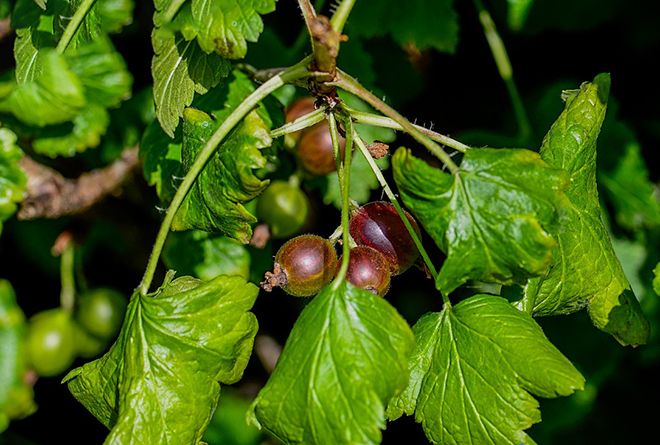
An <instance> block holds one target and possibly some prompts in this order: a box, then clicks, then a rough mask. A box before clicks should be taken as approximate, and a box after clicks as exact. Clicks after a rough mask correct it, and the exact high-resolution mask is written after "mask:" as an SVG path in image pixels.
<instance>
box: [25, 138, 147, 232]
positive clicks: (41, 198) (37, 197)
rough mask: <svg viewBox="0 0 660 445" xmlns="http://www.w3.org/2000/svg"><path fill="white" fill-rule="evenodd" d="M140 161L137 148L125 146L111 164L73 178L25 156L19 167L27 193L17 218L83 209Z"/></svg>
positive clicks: (122, 179)
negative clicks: (22, 171) (24, 177)
mask: <svg viewBox="0 0 660 445" xmlns="http://www.w3.org/2000/svg"><path fill="white" fill-rule="evenodd" d="M138 165H139V159H138V148H137V147H133V148H130V149H126V150H125V151H124V152H123V153H122V156H121V158H119V159H117V160H116V161H114V162H113V163H112V164H110V165H108V166H106V167H103V168H99V169H96V170H92V171H90V172H88V173H83V174H82V175H81V176H80V177H78V178H76V179H68V178H65V177H63V176H62V175H61V174H60V173H59V172H57V171H56V170H53V169H52V168H50V167H46V166H45V165H43V164H40V163H38V162H37V161H35V160H34V159H32V158H30V157H28V156H25V157H23V159H21V167H22V168H23V170H24V171H25V173H26V174H27V177H28V182H27V196H26V198H25V199H24V200H23V202H22V204H21V209H20V210H19V212H18V219H20V220H28V219H36V218H51V219H55V218H60V217H62V216H66V215H75V214H78V213H82V212H84V211H86V210H88V209H89V208H90V207H92V206H93V205H94V204H96V203H98V202H99V201H101V200H103V199H104V198H105V197H106V196H108V195H109V194H110V193H112V192H114V191H115V190H117V188H119V187H120V186H121V185H122V184H123V183H124V182H125V181H126V179H128V178H129V177H130V176H131V173H132V172H133V170H135V168H136V167H137V166H138Z"/></svg>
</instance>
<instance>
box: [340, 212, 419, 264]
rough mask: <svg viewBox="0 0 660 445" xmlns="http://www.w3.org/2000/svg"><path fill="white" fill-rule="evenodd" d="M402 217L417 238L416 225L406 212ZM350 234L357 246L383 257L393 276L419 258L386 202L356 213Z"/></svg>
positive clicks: (410, 240)
mask: <svg viewBox="0 0 660 445" xmlns="http://www.w3.org/2000/svg"><path fill="white" fill-rule="evenodd" d="M404 212H405V210H404ZM405 214H406V216H407V217H408V221H410V224H411V225H412V227H413V228H414V229H415V231H416V232H417V233H418V234H419V233H420V231H419V226H418V225H417V222H416V221H415V220H414V219H413V217H412V216H411V215H410V214H409V213H408V212H405ZM349 231H350V234H351V236H352V237H353V239H354V240H355V242H356V243H357V244H358V245H361V246H369V247H372V248H374V249H376V250H377V251H379V252H380V253H382V254H383V255H384V256H385V258H386V259H387V261H388V262H389V264H390V271H391V273H392V275H398V274H401V273H403V272H405V271H406V270H408V268H409V267H410V266H412V265H413V264H414V263H415V261H416V260H417V258H418V257H419V251H418V250H417V247H416V246H415V242H414V241H413V239H412V237H411V236H410V233H408V230H407V229H406V226H405V225H404V224H403V221H401V218H400V217H399V214H398V213H397V212H396V209H395V208H394V206H393V205H392V204H390V203H388V202H383V201H377V202H372V203H369V204H367V205H365V206H362V207H360V208H359V209H357V210H356V211H355V212H354V213H353V215H352V216H351V222H350V226H349Z"/></svg>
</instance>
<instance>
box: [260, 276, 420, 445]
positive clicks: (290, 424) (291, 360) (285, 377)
mask: <svg viewBox="0 0 660 445" xmlns="http://www.w3.org/2000/svg"><path fill="white" fill-rule="evenodd" d="M413 344H414V340H413V337H412V333H411V331H410V328H409V327H408V325H407V324H406V322H405V321H404V320H403V318H401V316H400V315H399V314H398V313H397V312H396V310H395V309H394V308H393V307H392V306H390V304H389V303H388V302H387V301H386V300H384V299H383V298H381V297H378V296H375V295H374V294H372V293H370V292H368V291H365V290H362V289H358V288H355V287H353V286H351V285H350V284H347V283H341V284H340V285H339V287H338V288H337V289H336V290H333V288H332V285H330V286H328V287H326V288H325V289H324V290H322V291H321V293H320V294H319V295H317V296H316V297H315V298H314V299H313V300H312V302H311V303H310V304H309V305H308V306H307V307H306V308H305V309H304V310H303V312H302V314H301V315H300V318H299V319H298V321H297V322H296V324H295V326H294V327H293V330H292V331H291V334H290V335H289V340H288V341H287V343H286V346H285V347H284V351H283V352H282V355H281V357H280V359H279V361H278V363H277V367H276V369H275V371H274V372H273V374H272V375H271V377H270V379H269V380H268V383H267V384H266V386H265V387H264V388H263V389H262V390H261V392H260V393H259V395H258V396H257V399H256V400H255V401H254V404H253V409H254V416H256V417H254V418H253V419H252V420H253V421H255V422H258V423H259V424H261V426H262V427H264V428H266V429H267V430H268V431H270V432H271V433H272V434H274V435H275V436H276V437H277V438H279V439H280V440H281V441H283V442H284V443H287V444H331V445H336V444H377V443H380V441H381V432H380V430H381V429H384V428H385V405H386V404H387V402H388V401H389V400H390V399H391V397H393V396H394V395H396V394H397V393H398V392H399V391H401V390H402V389H403V388H404V387H405V384H406V381H407V367H406V362H407V358H408V354H409V352H410V351H411V349H412V347H413Z"/></svg>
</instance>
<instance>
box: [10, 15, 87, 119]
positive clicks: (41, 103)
mask: <svg viewBox="0 0 660 445" xmlns="http://www.w3.org/2000/svg"><path fill="white" fill-rule="evenodd" d="M35 7H36V6H35ZM33 63H34V68H32V69H30V70H29V71H30V73H29V74H26V76H25V79H24V80H25V81H24V82H22V83H21V82H19V85H17V86H16V88H15V89H14V91H13V92H12V93H11V94H10V95H9V96H8V97H6V98H5V99H3V100H2V101H0V112H2V111H4V112H11V113H12V114H14V116H16V117H17V118H18V119H20V120H21V121H23V122H25V123H26V124H31V125H37V126H41V127H43V126H45V125H51V124H59V123H62V122H67V121H69V120H71V119H73V118H74V117H75V116H76V115H77V114H78V112H79V111H80V110H81V109H82V108H83V106H84V105H85V96H84V89H83V85H82V83H81V82H80V79H78V76H76V74H75V73H74V72H73V71H72V70H71V68H70V67H69V65H68V64H67V62H66V60H65V59H64V57H63V56H62V55H60V54H58V53H57V52H55V51H54V50H52V49H44V50H41V51H39V53H38V54H37V55H36V58H35V60H34V62H33Z"/></svg>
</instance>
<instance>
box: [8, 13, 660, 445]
mask: <svg viewBox="0 0 660 445" xmlns="http://www.w3.org/2000/svg"><path fill="white" fill-rule="evenodd" d="M10 3H11V2H7V1H0V17H2V16H5V15H6V14H7V13H8V11H10V7H11V5H10ZM316 3H317V4H319V5H320V7H321V9H322V10H323V11H325V12H328V8H329V3H330V2H329V1H327V2H324V1H317V2H316ZM656 3H657V2H655V1H651V0H635V1H627V2H626V1H623V0H581V1H575V0H536V1H520V0H508V1H507V0H493V1H488V2H485V6H486V7H487V8H489V10H490V11H491V13H492V16H493V19H494V21H495V23H496V25H497V27H498V30H499V32H500V35H501V37H502V39H503V41H504V43H505V45H506V48H507V50H508V53H509V57H510V60H511V64H512V66H513V72H514V78H515V81H516V84H517V86H518V89H519V92H520V96H521V98H522V102H523V103H524V106H525V109H526V111H527V115H528V116H529V121H530V123H531V127H532V133H531V136H530V137H529V138H526V140H523V139H521V138H520V137H519V136H517V135H518V134H519V131H518V127H517V121H516V116H515V114H514V112H513V108H512V105H511V101H510V100H509V96H508V94H507V90H506V87H505V85H504V83H503V82H502V79H501V78H500V76H499V74H498V70H497V68H496V65H495V63H494V61H493V57H492V55H491V52H490V50H489V46H488V44H487V42H486V39H485V38H484V33H483V30H482V27H481V24H480V23H479V19H478V15H477V11H476V9H475V2H472V1H469V0H455V1H451V0H443V1H433V0H414V1H406V2H402V1H399V0H379V1H373V0H372V1H369V0H358V2H357V6H356V7H355V11H354V14H353V16H352V17H351V19H350V20H349V23H348V26H347V28H346V33H347V34H348V35H349V37H350V39H349V41H348V42H347V43H346V44H344V45H343V46H342V52H341V56H340V61H339V64H340V66H341V67H342V68H343V69H344V70H345V71H347V72H349V73H351V74H353V75H354V76H356V77H358V78H359V80H360V81H361V82H362V83H364V84H365V85H366V86H368V87H370V88H372V89H373V90H374V91H375V92H377V93H378V94H379V95H381V96H384V97H386V99H387V101H388V102H389V103H390V104H392V105H394V106H395V107H397V108H398V109H399V110H400V111H402V112H403V114H404V115H406V116H408V117H409V118H411V119H412V120H414V121H416V122H417V123H419V124H423V125H426V126H432V127H433V128H434V129H436V130H438V131H440V132H444V133H448V134H450V135H452V136H454V137H456V138H457V139H459V140H461V141H463V142H466V143H470V144H473V145H476V146H486V145H488V146H508V147H513V146H525V147H527V148H532V149H536V148H537V147H539V145H540V141H541V139H542V137H543V135H544V133H545V132H546V131H547V129H548V128H549V126H550V124H551V123H552V122H553V121H554V119H555V118H556V116H557V115H558V114H559V113H560V111H561V109H562V108H563V103H562V101H561V99H560V94H561V91H562V90H564V89H573V88H577V87H578V86H579V84H580V83H581V82H582V81H584V80H588V79H591V78H593V76H594V75H595V74H597V73H599V72H604V71H606V72H610V73H611V75H612V97H611V100H610V106H609V110H608V114H607V117H606V122H605V124H604V128H603V132H602V133H601V136H600V140H599V146H598V168H599V173H598V176H599V182H600V193H601V200H602V204H603V211H604V215H605V217H606V219H607V220H608V221H609V225H610V227H611V234H612V237H613V240H614V247H615V250H616V253H617V255H618V256H619V258H620V259H621V261H622V264H623V266H624V269H625V272H626V275H627V277H628V279H629V280H630V282H631V284H632V287H633V289H634V291H635V293H636V295H637V296H638V298H639V299H640V301H641V304H642V307H643V309H644V311H645V313H646V315H647V316H648V317H649V319H650V320H651V325H652V340H651V342H650V344H649V345H646V346H643V347H640V348H637V349H624V348H621V347H620V346H619V345H618V344H616V343H615V341H614V340H613V339H611V338H609V337H608V336H607V335H605V334H603V333H601V332H599V331H597V330H596V329H594V328H593V327H592V326H591V323H590V322H589V320H588V317H587V316H586V314H585V313H584V312H580V313H578V314H574V315H571V316H564V317H554V318H549V319H540V320H539V322H540V323H541V325H542V326H543V328H544V330H545V332H546V334H547V335H548V337H549V338H550V339H551V340H552V341H553V343H555V345H556V346H557V347H558V348H559V349H560V350H561V351H562V352H564V353H565V354H566V355H567V356H568V357H569V358H570V359H571V360H573V361H574V363H575V364H576V365H577V367H578V368H579V369H580V370H581V371H582V372H583V373H584V375H585V377H586V379H587V382H588V384H587V387H586V389H585V391H582V392H579V393H577V394H575V395H573V396H572V397H568V398H560V399H555V400H542V416H543V422H542V423H540V424H538V425H537V426H535V427H534V428H533V429H532V430H531V435H532V437H534V439H535V440H536V441H537V442H538V443H539V444H559V443H561V444H582V443H602V444H605V443H635V442H639V443H646V438H647V437H653V434H654V432H655V423H654V422H655V420H656V419H655V412H654V410H653V409H652V408H649V406H653V403H652V402H653V400H650V398H651V397H652V396H651V395H652V394H657V393H660V384H658V380H657V376H658V375H660V334H658V329H657V327H658V326H659V322H660V304H659V301H658V298H659V297H658V295H656V294H655V293H654V291H653V287H652V280H653V268H654V266H655V265H656V264H657V263H658V261H660V248H659V247H660V204H659V191H658V190H659V187H660V168H658V167H659V166H660V155H659V154H658V153H659V151H658V147H660V107H658V105H657V104H658V103H660V83H658V82H657V81H656V80H655V78H654V77H653V75H654V73H655V72H654V71H653V70H652V69H650V68H651V64H652V61H653V60H657V59H658V55H660V27H659V26H658V24H657V17H658V15H657V9H658V8H657V4H656ZM404 5H405V6H404ZM152 13H153V11H152V6H151V2H135V12H134V19H133V23H132V24H130V25H129V26H128V27H126V28H125V29H124V32H123V33H121V34H117V35H114V36H113V42H114V43H115V45H116V46H117V48H118V50H119V51H120V52H121V54H122V55H123V56H124V58H125V60H126V62H127V64H128V67H129V69H130V71H131V73H132V74H133V76H134V85H133V91H134V93H133V98H132V99H131V100H129V101H127V102H124V103H123V104H122V105H121V107H120V108H119V109H117V110H113V111H112V113H111V119H110V130H109V131H108V133H107V134H106V136H105V137H104V138H103V139H102V141H101V143H100V145H99V146H98V147H97V148H96V149H92V150H88V151H86V152H84V153H82V154H80V155H78V156H76V157H73V158H68V159H62V158H57V159H52V160H48V161H47V162H48V164H49V165H52V166H54V167H56V168H57V169H58V170H60V171H62V172H63V173H64V174H66V175H69V176H76V175H77V174H79V173H80V172H82V171H85V170H88V169H90V168H93V167H97V166H100V165H104V164H106V163H108V162H109V161H111V160H113V159H115V158H116V157H117V156H118V155H119V153H120V152H121V149H122V148H124V147H127V146H131V145H134V144H136V143H138V142H139V140H140V138H141V135H142V133H143V131H144V129H145V127H146V125H147V123H149V122H150V121H151V120H152V119H153V110H152V108H151V98H150V93H149V90H148V87H149V85H150V82H151V79H150V63H151V55H152V54H151V43H150V37H149V36H150V32H151V26H152V25H151V16H152ZM265 23H266V29H265V31H264V33H263V35H262V37H261V39H260V41H259V43H258V44H251V45H250V48H249V51H248V57H247V62H248V63H249V64H251V65H253V66H255V67H256V68H269V67H273V66H282V65H287V64H290V63H292V62H295V61H297V60H298V59H299V58H300V57H301V56H302V55H304V54H305V53H306V51H307V44H308V43H307V38H306V35H305V34H304V33H303V23H302V20H301V17H300V14H299V12H298V11H297V9H296V3H295V2H293V1H284V0H280V1H279V2H278V9H277V11H276V12H275V13H273V14H270V15H268V16H266V17H265ZM12 46H13V37H12V36H11V35H9V36H7V37H6V38H4V39H2V40H0V54H1V57H0V73H1V72H5V71H6V70H7V69H9V68H11V66H12V63H13V62H12V57H11V54H12ZM290 93H291V92H290V91H289V92H288V93H287V94H284V95H283V97H284V96H287V95H288V97H289V99H290ZM399 143H401V144H406V143H409V141H408V140H407V139H406V138H404V137H400V138H399V139H398V140H397V141H396V142H395V143H394V145H396V144H399ZM285 168H286V167H285ZM306 192H307V193H308V194H309V196H310V197H311V198H312V200H313V201H314V207H315V209H314V210H315V212H316V215H317V217H316V221H317V224H316V225H315V227H314V228H313V231H314V232H315V233H318V234H321V235H325V236H327V235H329V234H330V233H331V232H332V230H333V229H334V227H336V225H337V222H338V218H339V215H338V212H337V211H336V209H335V208H334V207H333V206H332V204H330V205H327V204H324V203H323V199H322V198H323V197H322V195H321V193H322V192H323V190H322V189H319V188H317V187H314V184H308V186H307V189H306ZM379 198H380V194H379V193H378V192H373V193H372V195H371V199H379ZM326 202H331V201H326ZM158 205H159V203H158V199H157V198H156V194H155V192H154V190H153V189H151V188H149V187H148V186H147V184H146V182H145V181H144V180H143V179H142V178H141V177H137V176H136V177H135V178H134V179H133V180H132V181H131V182H130V183H129V184H128V185H127V186H126V187H125V188H124V192H123V194H122V195H121V196H116V197H110V198H109V199H107V200H106V201H104V202H103V203H102V204H100V205H97V206H95V207H94V208H93V209H92V210H91V211H89V212H87V213H85V214H83V215H81V216H78V217H75V218H62V219H59V220H55V221H44V220H39V221H31V222H18V221H16V220H15V219H11V220H9V221H7V222H6V223H5V225H4V228H3V233H2V237H1V238H0V275H1V276H2V278H5V279H8V280H9V281H10V282H11V283H12V285H13V287H14V289H15V291H16V295H17V298H18V301H19V304H20V306H21V308H22V309H23V311H24V312H25V314H26V316H28V317H29V316H30V315H32V314H34V313H36V312H38V311H41V310H44V309H48V308H52V307H54V306H56V305H57V301H58V294H59V287H60V285H59V276H58V270H59V260H58V259H57V258H54V257H53V256H51V254H50V248H51V246H52V245H53V243H54V241H55V239H56V238H57V236H58V235H59V234H60V233H61V232H62V231H63V230H69V231H71V232H73V233H74V234H75V235H76V238H77V240H78V242H79V244H80V249H79V255H78V260H79V269H80V270H82V271H84V276H85V277H86V280H85V281H86V283H87V284H88V285H89V286H90V287H101V286H105V287H113V288H117V289H119V290H121V291H122V292H123V293H124V294H125V295H130V293H131V291H132V289H133V287H134V286H135V285H136V284H137V283H138V281H139V279H140V276H141V274H142V272H143V268H144V265H145V264H146V259H147V255H148V253H149V250H150V248H151V242H152V240H153V239H154V236H155V232H156V229H157V227H158V222H159V219H160V218H161V216H162V214H161V209H159V207H158ZM429 245H430V244H429ZM278 246H279V242H271V243H269V244H268V245H267V246H266V247H265V248H264V249H254V248H244V247H241V246H238V245H235V244H232V243H230V242H227V240H225V239H217V238H214V237H212V236H207V235H201V234H196V233H188V234H176V235H175V236H173V237H171V239H170V240H169V242H168V245H167V248H166V251H165V256H164V260H165V263H166V264H167V265H168V266H169V267H173V268H176V269H178V270H179V271H181V272H182V273H190V274H195V275H197V276H199V277H201V278H208V277H211V276H214V275H216V274H217V273H221V272H226V271H231V272H232V273H237V274H241V275H244V276H249V277H250V278H251V279H252V280H253V281H256V280H259V278H260V277H261V276H262V275H263V271H264V270H266V268H268V267H269V266H270V262H271V256H272V252H274V251H275V250H276V248H277V247H278ZM434 255H435V258H440V253H439V252H434ZM422 277H423V273H422V272H421V271H417V270H414V271H411V272H410V273H408V274H406V275H404V276H403V277H401V278H398V279H397V280H394V281H393V283H392V289H391V291H390V293H389V295H388V298H389V299H390V300H391V301H392V303H393V304H394V305H395V306H396V307H397V308H398V309H399V310H400V311H401V313H402V314H403V315H404V316H405V317H406V318H407V319H408V320H409V321H410V322H411V323H412V322H414V321H415V320H416V319H417V318H418V317H419V316H420V315H421V314H422V313H424V312H426V311H428V310H431V309H437V308H438V307H439V306H440V301H438V299H437V293H435V292H433V291H432V289H433V286H432V283H430V282H428V280H422V279H421V278H422ZM479 288H480V285H479V283H474V284H473V285H472V289H473V290H476V289H479ZM470 291H471V290H470V289H468V290H467V291H466V292H470ZM507 291H508V292H511V294H515V293H516V290H515V289H507ZM303 304H304V302H301V301H300V300H297V299H293V298H288V297H286V296H285V295H284V294H282V293H279V292H276V293H273V294H268V295H262V296H261V297H260V298H259V300H258V302H257V305H256V308H255V312H256V314H257V316H258V318H259V320H260V325H261V333H262V334H264V335H267V336H269V337H271V338H272V339H274V340H275V341H276V342H277V343H279V344H283V343H284V342H285V341H286V337H287V334H288V332H289V330H290V328H291V326H292V325H293V322H294V321H295V319H296V317H297V315H298V314H299V312H300V310H301V307H302V305H303ZM267 377H268V374H267V371H266V370H265V369H264V366H262V364H261V363H260V361H259V360H258V359H257V358H256V357H253V359H252V361H251V363H250V365H249V366H248V369H247V370H246V374H245V377H244V379H243V380H242V382H240V383H238V384H237V385H235V387H234V388H230V389H228V390H226V391H225V393H224V395H223V396H222V397H221V402H220V406H219V408H218V411H217V413H216V416H215V417H214V419H213V421H212V424H211V426H210V428H209V431H208V432H207V435H206V439H207V440H208V443H209V444H211V445H215V444H237V445H239V444H240V445H251V444H259V443H263V442H264V441H266V442H267V441H270V440H271V439H268V438H267V437H264V436H263V435H262V434H260V433H259V432H258V431H256V430H254V429H250V428H248V427H247V426H244V422H243V420H242V419H243V416H244V413H245V410H246V409H247V406H248V404H249V400H250V398H251V397H253V396H254V395H255V394H256V392H257V391H258V389H259V388H260V387H261V386H262V385H263V383H264V382H265V380H266V379H267ZM35 398H36V403H37V405H38V407H39V409H38V411H37V412H36V413H35V414H33V415H32V416H30V417H27V418H25V419H22V420H18V421H15V422H13V423H12V424H11V426H10V427H9V429H8V430H7V431H6V432H5V433H4V434H1V435H0V444H16V445H21V444H25V445H28V444H39V445H46V444H60V443H67V442H69V441H70V439H73V438H72V437H71V432H70V431H71V430H70V425H71V424H72V423H75V425H76V428H77V433H76V434H77V435H78V434H79V436H78V437H84V438H85V440H86V442H87V443H98V442H100V441H101V440H102V438H103V437H104V436H105V431H104V427H103V426H101V425H100V424H99V423H98V422H97V421H96V420H95V419H94V418H93V417H92V416H91V415H90V414H89V413H88V412H87V411H86V410H85V409H84V408H83V407H82V406H81V405H79V404H78V403H77V402H76V401H75V400H74V399H73V398H72V397H71V396H70V394H69V393H68V391H67V389H66V387H65V386H63V385H60V383H59V380H58V379H57V378H43V379H40V380H39V381H37V383H36V386H35ZM403 440H405V443H420V444H422V443H426V439H425V438H424V436H423V434H422V432H421V428H419V426H418V425H415V424H414V422H413V420H412V419H410V418H406V419H402V420H400V421H397V422H395V423H393V424H391V425H390V426H389V427H388V430H387V432H386V433H385V436H384V443H391V444H395V443H403V442H402V441H403Z"/></svg>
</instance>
